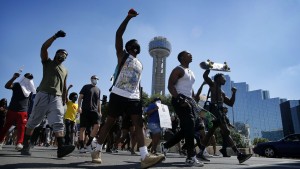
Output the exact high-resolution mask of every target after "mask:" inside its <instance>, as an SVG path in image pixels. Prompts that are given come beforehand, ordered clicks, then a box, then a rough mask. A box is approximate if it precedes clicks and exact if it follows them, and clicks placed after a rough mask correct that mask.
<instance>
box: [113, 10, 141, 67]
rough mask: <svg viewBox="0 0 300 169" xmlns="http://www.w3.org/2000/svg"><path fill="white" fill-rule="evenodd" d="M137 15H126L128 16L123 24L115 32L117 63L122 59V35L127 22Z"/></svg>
mask: <svg viewBox="0 0 300 169" xmlns="http://www.w3.org/2000/svg"><path fill="white" fill-rule="evenodd" d="M137 15H138V14H137V13H128V15H127V16H126V18H125V19H124V20H123V22H122V23H121V25H120V26H119V28H118V30H117V32H116V42H115V48H116V53H117V57H118V63H120V62H121V60H122V57H123V34H124V32H125V30H126V27H127V24H128V22H129V20H130V19H131V18H133V17H136V16H137Z"/></svg>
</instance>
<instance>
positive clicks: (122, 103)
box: [108, 93, 143, 118]
mask: <svg viewBox="0 0 300 169" xmlns="http://www.w3.org/2000/svg"><path fill="white" fill-rule="evenodd" d="M142 113H143V110H142V104H141V102H140V100H137V99H134V100H133V99H129V98H126V97H122V96H119V95H117V94H114V93H111V94H110V98H109V103H108V115H109V116H111V117H114V118H117V117H119V116H122V115H123V114H125V116H126V115H127V116H129V117H130V115H133V114H134V115H136V114H137V115H140V116H141V117H142Z"/></svg>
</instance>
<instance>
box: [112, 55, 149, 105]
mask: <svg viewBox="0 0 300 169" xmlns="http://www.w3.org/2000/svg"><path fill="white" fill-rule="evenodd" d="M142 70H143V65H142V63H141V62H140V61H139V60H138V59H137V58H135V57H133V56H131V55H129V57H128V58H127V60H126V61H125V63H124V65H123V67H122V69H121V72H120V74H119V76H118V79H116V80H117V81H116V83H115V85H114V86H113V88H112V91H111V92H112V93H115V94H117V95H120V96H123V97H126V98H129V99H140V90H139V87H140V86H139V85H140V81H141V74H142Z"/></svg>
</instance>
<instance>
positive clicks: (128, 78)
mask: <svg viewBox="0 0 300 169" xmlns="http://www.w3.org/2000/svg"><path fill="white" fill-rule="evenodd" d="M137 15H139V14H138V13H137V12H136V11H135V10H134V9H130V10H129V11H128V14H127V15H126V17H125V19H124V20H123V22H122V23H121V24H120V26H119V28H118V29H117V31H116V36H115V48H116V55H117V59H118V66H119V73H118V74H119V75H118V76H116V79H114V80H115V82H114V84H113V86H112V89H111V93H110V98H109V104H108V110H109V111H108V116H107V119H106V122H105V124H104V126H103V127H101V129H100V132H99V138H98V140H97V141H98V144H97V146H96V149H95V151H93V152H92V153H91V157H92V162H95V163H102V159H101V152H102V146H103V144H104V141H105V139H106V137H107V134H108V133H109V131H110V129H111V127H112V126H113V125H114V123H115V121H116V119H117V118H118V117H119V116H121V115H123V113H124V114H126V115H127V116H128V117H130V119H131V121H132V124H133V126H134V127H135V134H136V138H137V144H138V145H137V146H138V148H139V151H140V156H141V168H149V167H151V166H154V165H156V164H157V163H160V162H161V161H162V160H163V159H164V156H163V155H162V156H156V155H152V154H150V153H148V150H147V146H145V138H144V131H143V118H142V113H143V110H142V104H141V91H140V87H141V86H140V82H141V75H142V71H143V65H142V63H141V62H140V60H139V59H138V54H139V53H140V45H139V43H138V41H137V40H136V39H132V40H129V41H128V42H127V43H126V44H125V50H124V44H123V34H124V32H125V30H126V27H127V25H128V23H129V21H130V20H131V19H132V18H134V17H136V16H137ZM126 56H127V57H126ZM123 61H124V62H123ZM122 62H123V63H124V64H122ZM121 65H122V66H121Z"/></svg>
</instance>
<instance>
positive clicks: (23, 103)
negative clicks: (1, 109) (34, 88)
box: [8, 83, 29, 112]
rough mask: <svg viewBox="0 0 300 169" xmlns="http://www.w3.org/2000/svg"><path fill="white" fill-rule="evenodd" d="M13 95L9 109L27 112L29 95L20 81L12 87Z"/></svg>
mask: <svg viewBox="0 0 300 169" xmlns="http://www.w3.org/2000/svg"><path fill="white" fill-rule="evenodd" d="M12 91H13V94H12V97H11V100H10V103H9V106H8V110H12V111H16V112H24V111H25V112H27V110H28V100H29V97H25V96H24V94H23V91H22V88H21V85H20V83H14V84H13V87H12Z"/></svg>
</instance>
